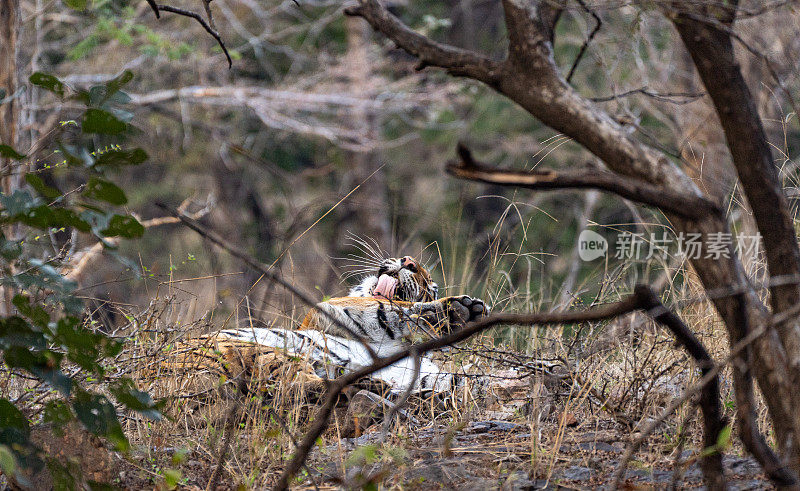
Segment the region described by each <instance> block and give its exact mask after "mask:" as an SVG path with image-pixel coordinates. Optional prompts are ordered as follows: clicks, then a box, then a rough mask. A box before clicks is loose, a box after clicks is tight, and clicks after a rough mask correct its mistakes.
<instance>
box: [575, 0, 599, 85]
mask: <svg viewBox="0 0 800 491" xmlns="http://www.w3.org/2000/svg"><path fill="white" fill-rule="evenodd" d="M576 1H577V2H578V4H580V6H581V7H582V8H583V10H585V11H586V12H588V13H589V14H590V15H591V16H592V17H593V18H594V22H595V25H594V29H592V32H591V33H590V34H589V37H587V38H586V41H584V42H583V44H582V45H581V49H580V51H578V55H577V56H576V57H575V61H573V62H572V67H571V68H570V69H569V74H568V75H567V83H570V82H571V81H572V76H573V75H575V69H576V68H578V63H580V62H581V59H582V58H583V55H584V54H585V53H586V48H588V47H589V43H591V42H592V40H593V39H594V37H595V36H596V35H597V33H598V32H599V31H600V27H601V26H602V25H603V21H602V20H600V16H598V15H597V14H596V13H595V11H594V10H592V9H590V8H589V7H588V6H587V5H586V3H585V2H584V1H583V0H576Z"/></svg>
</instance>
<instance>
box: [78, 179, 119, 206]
mask: <svg viewBox="0 0 800 491" xmlns="http://www.w3.org/2000/svg"><path fill="white" fill-rule="evenodd" d="M81 194H83V195H84V196H86V197H87V198H92V199H96V200H100V201H105V202H106V203H111V204H112V205H124V204H125V203H127V202H128V198H126V197H125V192H124V191H123V190H122V189H120V188H119V186H117V185H116V184H114V183H113V182H111V181H107V180H105V179H103V178H100V177H93V178H91V179H89V182H88V183H86V189H85V190H84V191H83V193H81Z"/></svg>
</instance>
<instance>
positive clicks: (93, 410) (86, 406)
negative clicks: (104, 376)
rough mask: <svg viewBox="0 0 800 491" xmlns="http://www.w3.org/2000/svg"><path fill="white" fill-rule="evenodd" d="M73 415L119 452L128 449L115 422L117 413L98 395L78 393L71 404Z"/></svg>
mask: <svg viewBox="0 0 800 491" xmlns="http://www.w3.org/2000/svg"><path fill="white" fill-rule="evenodd" d="M72 407H73V408H74V409H75V415H76V416H77V417H78V420H79V421H80V422H81V423H82V424H83V426H84V427H85V428H86V429H87V430H89V431H90V432H92V433H94V434H95V435H100V436H105V437H106V438H108V439H109V440H110V441H111V442H112V443H114V445H115V446H116V447H117V449H118V450H120V451H127V450H128V448H130V444H129V443H128V439H127V438H125V433H123V432H122V427H121V426H120V424H119V421H118V420H117V412H116V410H114V406H113V405H112V404H111V402H109V400H108V399H107V398H106V397H105V396H103V395H100V394H92V393H89V392H86V391H79V392H78V393H77V394H76V396H75V399H74V401H73V403H72Z"/></svg>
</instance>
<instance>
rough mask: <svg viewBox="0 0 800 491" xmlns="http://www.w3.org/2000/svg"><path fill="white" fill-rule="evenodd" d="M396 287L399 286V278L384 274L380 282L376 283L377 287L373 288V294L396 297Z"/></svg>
mask: <svg viewBox="0 0 800 491" xmlns="http://www.w3.org/2000/svg"><path fill="white" fill-rule="evenodd" d="M395 288H397V278H392V277H391V276H389V275H386V274H382V275H381V276H380V278H378V284H377V285H375V288H374V289H373V290H372V296H373V297H376V298H377V297H383V298H386V299H389V300H391V299H392V298H394V290H395Z"/></svg>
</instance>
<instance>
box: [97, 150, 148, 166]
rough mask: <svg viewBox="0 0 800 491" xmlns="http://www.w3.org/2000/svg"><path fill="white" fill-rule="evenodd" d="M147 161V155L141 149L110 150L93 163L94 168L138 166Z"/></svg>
mask: <svg viewBox="0 0 800 491" xmlns="http://www.w3.org/2000/svg"><path fill="white" fill-rule="evenodd" d="M145 160H147V153H145V151H144V150H142V149H141V148H134V149H133V150H129V151H126V150H112V151H110V152H105V153H103V154H101V155H99V156H98V157H97V159H96V160H95V162H94V165H95V167H100V166H113V165H139V164H141V163H142V162H144V161H145Z"/></svg>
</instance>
